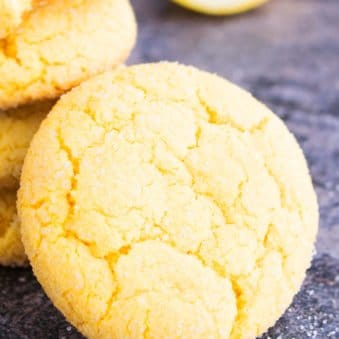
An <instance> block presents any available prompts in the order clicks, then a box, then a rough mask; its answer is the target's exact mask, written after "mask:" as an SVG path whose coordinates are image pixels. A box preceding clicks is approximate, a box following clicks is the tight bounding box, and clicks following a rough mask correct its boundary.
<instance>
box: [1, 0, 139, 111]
mask: <svg viewBox="0 0 339 339" xmlns="http://www.w3.org/2000/svg"><path fill="white" fill-rule="evenodd" d="M135 37H136V23H135V19H134V15H133V11H132V9H131V7H130V4H129V2H128V1H127V0H81V1H80V0H50V1H46V3H45V5H42V4H41V5H40V6H39V7H37V8H36V9H35V10H33V11H32V12H30V13H29V14H28V15H27V17H26V18H25V20H24V21H23V22H22V24H21V26H20V30H19V31H17V32H15V34H13V35H10V36H9V37H8V38H7V39H6V40H3V41H0V109H1V108H2V109H5V108H9V107H14V106H17V105H19V104H23V103H27V102H30V101H32V100H40V99H45V98H54V97H57V96H59V95H60V94H61V93H63V92H65V91H66V90H68V89H69V88H71V87H73V86H75V85H77V84H78V83H80V82H81V81H83V80H84V79H86V78H88V77H90V76H91V75H93V74H95V73H98V72H101V71H104V70H107V69H111V68H112V67H114V66H116V65H118V64H119V63H121V62H123V61H124V60H125V59H126V57H127V56H128V54H129V52H130V51H131V48H132V46H133V45H134V42H135Z"/></svg>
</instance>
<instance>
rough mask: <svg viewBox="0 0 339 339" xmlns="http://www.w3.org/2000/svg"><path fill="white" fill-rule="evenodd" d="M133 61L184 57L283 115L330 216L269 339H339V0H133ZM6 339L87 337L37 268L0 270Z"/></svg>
mask: <svg viewBox="0 0 339 339" xmlns="http://www.w3.org/2000/svg"><path fill="white" fill-rule="evenodd" d="M132 3H133V5H134V7H135V9H136V12H137V16H138V21H139V40H138V44H137V47H136V49H135V50H134V53H133V54H132V56H131V58H130V60H129V63H140V62H151V61H158V60H176V61H179V62H182V63H186V64H193V65H195V66H198V67H200V68H203V69H205V70H208V71H211V72H216V73H219V74H221V75H222V76H225V77H227V78H228V79H230V80H233V81H234V82H236V83H238V84H240V85H242V86H243V87H245V88H247V89H249V90H250V91H251V92H253V93H254V94H255V95H256V96H257V97H258V98H259V99H261V100H262V101H263V102H265V103H266V104H267V105H268V106H270V107H271V108H272V109H273V110H274V111H275V112H276V113H277V114H279V115H280V116H281V117H282V118H283V119H284V120H285V122H286V123H287V125H288V126H289V127H290V129H291V130H292V131H293V132H294V133H295V135H296V137H297V138H298V140H299V142H300V143H301V145H302V147H303V149H304V151H305V153H306V157H307V159H308V162H309V165H310V169H311V173H312V177H313V180H314V184H315V187H316V190H317V193H318V197H319V202H320V211H321V222H320V233H319V237H318V243H317V253H316V255H315V259H314V261H313V264H312V267H311V269H310V270H309V271H308V275H307V278H306V281H305V283H304V286H303V288H302V290H301V292H300V293H299V294H298V295H297V296H296V298H295V301H294V303H293V305H292V306H291V307H290V308H289V309H288V311H287V312H286V314H285V315H284V316H283V317H282V318H281V319H280V320H279V322H278V323H277V324H276V326H275V327H274V328H272V329H270V330H269V332H268V334H266V335H264V336H263V338H265V339H268V338H271V339H285V338H286V339H293V338H295V339H303V338H319V339H323V338H339V0H271V2H270V3H268V4H267V5H265V6H264V7H262V8H260V9H258V10H255V11H252V12H250V13H247V14H244V15H241V16H234V17H230V18H211V17H206V16H202V15H198V14H194V13H191V12H188V11H186V10H183V9H181V8H179V7H176V6H175V5H172V4H170V3H168V2H167V1H166V0H134V1H132ZM0 338H6V339H14V338H34V339H36V338H55V339H56V338H67V339H68V338H81V336H80V335H79V334H78V333H77V332H76V330H75V329H73V327H71V326H70V325H69V324H67V322H66V321H65V320H64V319H63V317H62V316H61V315H60V314H59V312H58V311H56V310H55V308H54V307H53V306H52V304H51V303H50V302H49V301H48V299H47V298H46V296H45V295H44V293H43V291H42V290H41V288H40V287H39V285H38V283H37V282H36V280H35V279H34V278H33V276H32V273H31V271H30V270H29V269H26V270H20V269H17V270H15V269H4V268H2V269H0Z"/></svg>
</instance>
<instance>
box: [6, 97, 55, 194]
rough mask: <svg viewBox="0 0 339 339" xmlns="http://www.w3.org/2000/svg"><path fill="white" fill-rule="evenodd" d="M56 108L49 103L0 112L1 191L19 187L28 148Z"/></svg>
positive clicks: (51, 102)
mask: <svg viewBox="0 0 339 339" xmlns="http://www.w3.org/2000/svg"><path fill="white" fill-rule="evenodd" d="M53 104H54V101H46V102H40V103H35V104H32V105H29V106H22V107H20V108H16V109H11V110H8V111H0V188H2V187H7V188H15V187H17V186H18V183H19V178H20V173H21V167H22V164H23V161H24V157H25V155H26V151H27V148H28V146H29V144H30V142H31V139H32V137H33V135H34V133H35V132H36V131H37V129H38V127H39V126H40V123H41V121H42V120H43V119H44V118H45V117H46V115H47V113H48V112H49V111H50V109H51V108H52V106H53Z"/></svg>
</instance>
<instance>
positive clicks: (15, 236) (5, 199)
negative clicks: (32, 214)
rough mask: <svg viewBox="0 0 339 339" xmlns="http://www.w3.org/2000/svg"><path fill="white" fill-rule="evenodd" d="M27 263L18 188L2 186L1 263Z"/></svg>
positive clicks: (21, 264) (0, 221)
mask: <svg viewBox="0 0 339 339" xmlns="http://www.w3.org/2000/svg"><path fill="white" fill-rule="evenodd" d="M26 264H27V258H26V255H25V251H24V247H23V245H22V242H21V234H20V227H19V220H18V215H17V211H16V190H7V189H1V188H0V265H4V266H25V265H26Z"/></svg>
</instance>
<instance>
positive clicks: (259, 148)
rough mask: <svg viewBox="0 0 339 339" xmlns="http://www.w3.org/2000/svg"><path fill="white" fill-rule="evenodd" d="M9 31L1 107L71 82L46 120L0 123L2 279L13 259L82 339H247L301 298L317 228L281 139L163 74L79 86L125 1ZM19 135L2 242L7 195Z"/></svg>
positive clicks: (22, 115)
mask: <svg viewBox="0 0 339 339" xmlns="http://www.w3.org/2000/svg"><path fill="white" fill-rule="evenodd" d="M63 8H72V11H63V12H62V11H61V10H62V9H63ZM56 16H57V19H56V18H55V17H56ZM38 26H40V27H42V28H44V29H43V31H44V34H43V33H41V32H40V31H37V27H38ZM34 27H36V28H35V29H33V28H34ZM16 32H17V33H16V35H14V36H13V35H12V36H10V38H8V39H7V40H6V41H5V42H4V47H3V51H4V52H3V55H2V56H1V57H3V58H4V59H3V62H2V63H0V105H1V107H2V108H7V109H8V108H10V107H11V106H15V105H18V104H27V103H28V102H31V101H35V100H38V99H44V100H46V99H51V100H53V98H54V99H55V98H56V97H57V96H58V95H60V94H61V93H63V92H65V91H67V90H68V89H70V87H73V86H75V85H77V84H78V83H80V82H82V83H81V84H80V85H79V86H76V87H75V88H73V89H72V90H71V91H69V92H68V93H67V94H65V95H63V96H62V97H61V98H60V99H59V100H58V101H57V103H56V104H55V105H54V102H53V101H48V102H43V103H34V104H32V106H29V108H28V107H27V106H24V107H22V108H17V109H14V110H13V109H12V110H8V111H6V112H3V113H2V115H3V118H2V120H3V121H2V122H1V123H2V126H3V131H4V132H3V133H2V134H1V137H3V136H6V138H5V139H3V140H7V141H5V143H4V145H5V146H4V147H3V148H2V149H4V150H5V151H3V154H4V155H3V159H2V160H0V163H1V164H2V167H0V170H1V171H2V172H0V173H2V174H1V175H2V177H1V178H0V183H1V185H2V187H3V192H4V193H3V194H2V204H3V206H2V207H1V209H0V212H1V213H2V214H3V219H2V220H4V222H3V224H4V226H1V227H2V228H1V229H3V230H4V232H3V233H5V234H6V237H7V234H8V239H7V238H5V237H4V238H2V239H7V240H6V249H5V250H4V251H3V253H7V256H9V255H10V253H12V252H13V253H15V254H13V255H12V259H11V260H12V262H10V259H8V258H7V259H6V263H7V264H8V263H15V262H16V263H23V262H24V258H25V257H24V255H23V246H24V248H25V251H26V253H27V255H28V259H29V261H30V263H31V265H32V267H33V270H34V273H35V275H36V277H37V278H38V280H39V282H40V283H41V285H42V287H43V288H44V290H45V291H46V293H47V295H48V296H49V297H50V298H51V300H52V302H53V303H54V304H55V306H56V307H57V308H58V309H59V310H60V311H61V312H62V313H63V314H64V315H65V316H66V318H67V319H68V320H69V321H70V322H71V323H72V324H73V325H74V326H76V327H77V328H78V329H79V330H80V331H81V332H82V333H83V334H84V335H86V336H88V337H89V338H232V339H238V338H254V337H256V336H257V335H260V334H261V333H263V332H264V331H265V330H266V329H267V328H268V327H269V326H271V325H273V324H274V322H275V321H276V320H277V319H278V318H279V317H280V315H281V314H282V313H283V312H284V311H285V310H286V308H287V307H288V305H289V304H290V303H291V301H292V298H293V296H294V294H295V293H296V292H297V291H298V289H299V288H300V285H301V283H302V280H303V278H304V275H305V272H306V269H307V267H308V266H309V264H310V259H311V255H312V250H313V245H314V240H315V236H316V231H317V225H318V210H317V201H316V196H315V194H314V190H313V187H312V182H311V179H310V176H309V173H308V168H307V164H306V161H305V159H304V156H303V154H302V151H301V150H300V148H299V146H298V144H297V142H296V140H295V139H294V137H293V136H292V135H291V134H290V133H289V131H288V130H287V128H286V126H285V125H284V124H283V122H282V121H281V120H280V119H279V118H278V117H276V116H275V115H274V114H273V113H272V112H271V111H270V110H269V109H268V108H266V107H265V106H264V105H262V104H261V103H259V102H258V101H257V100H255V99H254V98H253V97H252V96H251V95H250V94H249V93H247V92H245V91H243V90H242V89H240V88H238V87H237V86H235V85H233V84H231V83H229V82H227V81H226V80H224V79H221V78H219V77H217V76H215V75H212V74H208V73H205V72H202V71H200V70H197V69H195V68H193V67H187V66H183V65H179V64H176V63H166V62H164V63H157V64H146V65H137V66H131V67H119V68H116V69H114V70H112V71H108V72H105V73H103V74H100V75H96V76H93V77H91V76H92V75H94V74H95V73H99V72H101V71H104V70H108V69H112V68H114V66H116V65H117V64H118V63H119V62H122V61H123V59H124V58H125V57H126V55H127V54H128V51H129V50H130V49H131V47H132V45H133V42H134V36H135V25H134V19H133V14H132V12H131V9H130V7H129V5H128V3H127V2H126V1H122V0H119V1H118V0H115V1H108V0H107V1H103V0H96V1H89V0H81V1H80V0H79V1H75V0H74V1H60V0H59V1H49V2H46V3H44V4H40V5H39V7H35V9H34V10H33V11H32V12H31V14H29V15H28V16H27V17H24V19H23V22H22V24H21V26H20V29H19V30H17V31H16ZM21 34H23V36H24V37H22V36H21ZM41 34H43V36H41ZM5 52H6V53H5ZM1 72H2V73H1ZM13 72H14V73H13ZM13 74H16V75H13ZM89 77H91V79H88V80H86V79H87V78H89ZM4 79H5V80H4ZM19 80H20V81H19ZM53 105H54V106H53ZM51 106H53V108H52V109H51V111H50V108H51ZM48 111H50V112H49V113H48V114H47V117H46V119H44V117H45V115H46V113H47V112H48ZM42 119H44V121H43V122H42V124H41V125H40V122H41V120H42ZM39 125H40V127H39ZM38 127H39V129H38ZM36 129H38V131H37V133H36V134H35V136H34V138H33V141H32V143H31V145H30V147H29V149H28V151H27V156H26V158H25V161H24V166H23V170H22V175H21V180H20V190H19V194H18V214H19V218H20V223H21V226H20V232H19V222H18V218H17V217H15V214H16V212H15V190H16V188H17V184H18V181H19V176H20V169H21V165H22V162H23V158H24V157H25V154H26V149H27V147H28V144H29V142H30V139H31V137H32V135H33V134H34V132H35V131H36ZM19 136H20V138H19ZM8 144H10V145H11V146H7V145H8ZM20 233H21V234H22V241H23V246H22V245H21V242H20V241H19V240H20ZM10 239H15V241H14V240H10ZM11 244H15V246H12V245H11ZM11 246H12V247H13V248H15V251H14V250H12V247H11ZM18 253H21V256H19V254H18ZM16 258H20V259H16Z"/></svg>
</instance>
